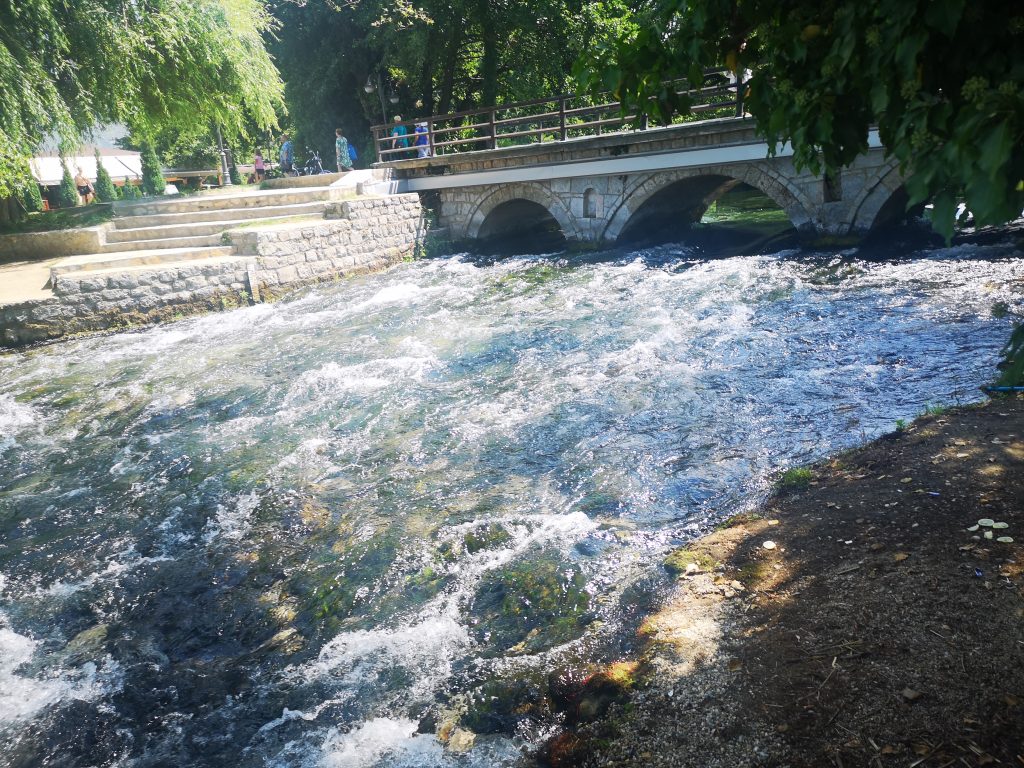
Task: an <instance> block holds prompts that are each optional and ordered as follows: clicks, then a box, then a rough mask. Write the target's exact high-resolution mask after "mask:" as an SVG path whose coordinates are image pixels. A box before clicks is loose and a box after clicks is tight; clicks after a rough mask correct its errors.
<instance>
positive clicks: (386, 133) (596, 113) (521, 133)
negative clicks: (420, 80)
mask: <svg viewBox="0 0 1024 768" xmlns="http://www.w3.org/2000/svg"><path fill="white" fill-rule="evenodd" d="M703 74H704V78H705V80H706V79H707V78H708V77H709V76H712V75H726V76H728V77H729V78H730V82H727V83H717V84H714V85H710V86H707V85H703V84H702V85H701V86H700V87H698V88H684V89H683V90H681V91H676V93H677V94H678V95H680V96H682V95H689V96H690V97H697V98H703V97H707V98H708V99H710V98H712V97H714V96H715V95H720V94H721V95H725V94H732V93H735V99H733V100H727V101H723V102H716V103H710V102H708V103H704V104H696V105H694V106H693V107H692V109H693V111H694V112H706V111H709V110H718V109H725V108H729V107H732V106H735V107H736V114H737V115H740V116H742V114H743V92H742V85H743V79H742V77H739V76H734V75H733V73H731V72H730V71H729V70H726V69H721V68H714V69H706V70H704V73H703ZM733 78H735V79H733ZM680 83H685V84H687V85H688V81H687V80H685V79H680V80H669V81H666V82H665V85H667V86H671V87H672V88H676V87H678V85H679V84H680ZM602 95H603V94H594V97H595V98H600V96H602ZM587 96H588V94H576V93H570V94H564V93H563V94H559V95H556V96H548V97H545V98H539V99H530V100H528V101H519V102H512V103H509V104H495V105H493V106H490V107H481V108H478V109H471V110H464V111H461V112H450V113H448V114H445V115H433V116H431V117H428V118H420V119H415V120H401V121H399V122H394V123H382V124H379V125H374V126H371V130H372V131H373V136H374V146H375V149H376V151H377V160H378V162H383V161H385V160H386V159H388V158H391V157H393V156H395V155H399V156H403V155H407V154H408V153H409V152H411V151H413V150H414V149H415V147H416V145H415V143H414V142H415V141H416V140H417V138H418V137H419V136H422V135H423V134H417V133H416V126H417V125H420V124H424V123H425V124H426V127H427V130H426V136H427V142H426V143H427V145H428V146H429V149H430V155H435V154H438V152H437V150H439V149H440V150H446V149H447V150H451V151H457V148H462V147H464V146H465V145H467V144H484V145H486V146H485V147H484V148H485V149H496V148H498V143H499V141H501V140H503V139H504V140H506V141H507V140H510V139H521V138H526V137H534V136H536V137H538V140H539V141H542V142H543V141H544V136H545V135H549V134H554V135H556V140H560V141H564V140H566V139H567V138H569V134H570V133H572V134H578V132H579V131H581V130H588V129H596V132H597V135H602V133H607V132H608V131H603V130H602V129H603V128H604V127H605V126H610V125H619V126H623V125H625V124H626V123H627V122H631V121H634V120H636V117H637V116H636V115H635V114H631V115H621V114H620V115H617V116H615V117H604V116H603V114H602V113H605V112H607V111H609V110H612V109H619V110H621V103H620V102H619V101H606V102H603V103H600V104H588V105H584V106H573V107H570V106H569V102H571V101H573V100H577V99H581V98H586V97H587ZM541 105H554V107H555V108H554V109H550V108H549V109H547V110H544V111H541V112H535V113H532V114H531V113H529V112H527V113H526V114H520V115H515V116H511V117H506V116H502V117H501V118H500V119H499V118H498V115H499V113H507V112H509V111H511V110H524V109H525V110H529V109H530V108H531V107H537V106H541ZM587 117H596V118H597V119H590V120H588V119H586V118H587ZM466 118H477V119H474V120H473V121H472V122H471V123H469V124H468V125H465V124H463V125H446V124H447V123H451V122H452V121H456V120H465V119H466ZM567 118H568V120H567ZM572 119H576V120H579V121H580V122H570V120H572ZM524 123H526V124H529V125H528V126H527V128H526V130H512V131H503V130H502V129H503V128H508V127H512V128H515V127H516V126H518V125H522V124H524ZM399 125H401V126H405V128H406V131H407V133H406V134H405V136H404V137H394V136H392V135H391V131H392V130H394V128H395V126H399ZM646 127H647V124H646V121H644V124H643V126H642V127H641V128H640V130H643V128H646ZM612 132H614V131H612ZM452 134H455V135H456V136H455V137H453V138H451V139H448V138H446V139H445V140H443V141H438V138H440V137H442V136H443V137H447V136H449V135H452ZM460 134H461V136H459V135H460ZM466 134H470V135H466ZM401 138H404V139H405V140H406V143H407V144H408V146H404V147H396V146H395V142H396V141H399V140H401Z"/></svg>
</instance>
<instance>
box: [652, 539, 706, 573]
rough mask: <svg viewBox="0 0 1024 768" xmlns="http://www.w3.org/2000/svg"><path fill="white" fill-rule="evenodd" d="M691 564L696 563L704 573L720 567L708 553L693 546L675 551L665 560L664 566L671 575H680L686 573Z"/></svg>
mask: <svg viewBox="0 0 1024 768" xmlns="http://www.w3.org/2000/svg"><path fill="white" fill-rule="evenodd" d="M690 563H696V564H697V565H698V566H699V567H700V569H701V570H702V571H712V570H714V569H715V566H716V565H718V561H717V560H715V558H713V557H712V556H711V555H710V554H708V552H706V551H705V550H703V549H701V548H700V547H698V546H693V545H691V546H688V547H680V548H679V549H677V550H675V551H674V552H672V553H671V554H670V555H669V556H668V557H666V558H665V561H664V562H663V563H662V565H664V566H665V570H667V571H668V572H669V573H674V574H677V575H678V574H680V573H686V566H688V565H689V564H690Z"/></svg>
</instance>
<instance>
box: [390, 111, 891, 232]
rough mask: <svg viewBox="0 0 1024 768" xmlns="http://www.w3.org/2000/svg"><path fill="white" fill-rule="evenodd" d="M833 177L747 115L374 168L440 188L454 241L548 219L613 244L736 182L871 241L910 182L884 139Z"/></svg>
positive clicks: (812, 225)
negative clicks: (805, 165)
mask: <svg viewBox="0 0 1024 768" xmlns="http://www.w3.org/2000/svg"><path fill="white" fill-rule="evenodd" d="M869 145H870V149H869V151H868V152H867V153H865V154H863V155H861V156H860V157H859V158H858V159H857V160H856V161H855V162H854V163H853V164H852V165H851V166H849V167H847V168H844V169H842V171H841V172H840V173H839V174H837V175H836V176H833V177H829V178H827V179H826V178H823V177H821V176H815V175H814V174H812V173H811V172H809V171H807V170H803V171H798V170H797V169H796V167H795V166H794V164H793V161H792V149H791V148H790V147H789V146H788V145H784V146H782V147H780V148H779V150H778V152H776V154H775V155H774V156H772V157H769V156H768V146H767V145H766V144H765V143H764V141H763V140H762V139H760V138H759V137H758V136H757V135H756V133H755V131H754V123H753V121H752V120H751V119H749V118H746V117H732V118H721V119H715V120H707V121H703V122H697V123H684V124H682V125H674V126H669V127H667V128H655V129H648V130H642V131H631V132H624V133H616V134H606V135H603V136H592V137H585V138H578V139H569V140H565V141H548V142H544V143H534V144H527V145H524V146H514V147H506V148H501V149H488V150H481V151H475V152H462V153H455V154H448V155H442V156H438V157H430V158H423V159H408V160H398V161H394V162H385V163H380V164H378V166H377V167H384V168H388V169H391V171H390V172H391V174H392V181H391V188H392V189H393V190H395V191H400V192H419V193H421V194H423V195H428V194H429V195H433V196H436V197H435V200H434V202H435V205H436V204H438V203H439V216H440V222H439V223H440V224H441V225H442V226H445V227H448V228H449V230H450V232H451V235H452V237H453V239H457V240H458V239H469V240H473V239H484V238H487V237H491V236H500V235H503V234H508V233H514V232H516V231H517V230H520V229H522V228H523V227H529V226H531V225H535V224H537V223H538V222H540V221H541V220H546V221H547V222H548V223H549V224H550V223H551V221H552V220H553V222H555V223H557V226H558V228H559V229H560V230H561V232H562V234H563V235H564V236H565V238H566V240H568V241H570V242H581V243H595V244H602V243H615V242H621V241H623V240H625V239H627V238H628V236H629V235H630V234H631V233H633V234H636V233H637V232H639V231H642V230H643V229H644V228H645V227H647V226H649V225H651V224H652V223H653V222H655V221H658V220H660V221H662V222H663V221H664V220H665V219H666V217H669V218H671V217H676V218H677V220H679V221H681V222H683V223H685V222H695V221H699V220H700V218H701V216H702V215H703V214H704V212H705V211H706V210H707V208H708V206H709V205H710V204H711V203H712V202H713V201H714V200H716V199H717V198H718V197H719V196H720V195H722V194H723V193H724V192H725V191H727V190H728V189H730V188H731V187H733V186H735V185H737V184H738V183H741V182H742V183H746V184H749V185H750V186H752V187H755V188H757V189H758V190H760V191H761V192H763V193H764V194H765V195H767V196H768V197H770V198H771V199H772V200H773V201H774V202H775V203H776V204H777V205H778V206H779V207H780V208H781V209H783V210H784V211H785V213H786V215H787V216H788V217H789V219H790V221H791V222H792V224H793V226H794V227H796V228H797V230H798V231H800V232H802V233H805V234H808V235H812V236H813V235H818V236H826V235H831V236H843V237H846V236H854V237H857V236H863V235H865V234H867V233H868V232H870V231H871V230H872V229H874V228H876V227H879V226H881V225H883V224H885V223H888V222H889V221H892V220H895V219H897V218H900V217H901V216H902V215H903V213H904V209H905V205H906V195H905V193H904V191H903V187H902V182H903V179H902V177H901V176H900V173H899V170H898V168H897V167H896V164H895V162H894V161H892V160H891V159H886V158H885V156H884V151H883V149H882V147H881V143H880V142H879V141H878V136H877V134H875V133H872V134H871V136H870V137H869Z"/></svg>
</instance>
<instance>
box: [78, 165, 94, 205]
mask: <svg viewBox="0 0 1024 768" xmlns="http://www.w3.org/2000/svg"><path fill="white" fill-rule="evenodd" d="M75 186H76V187H77V188H78V194H79V196H80V197H81V198H82V204H83V205H89V203H91V202H92V199H93V189H92V182H91V181H89V180H88V179H87V178H85V173H84V172H83V171H82V169H81V168H79V169H78V175H77V176H75Z"/></svg>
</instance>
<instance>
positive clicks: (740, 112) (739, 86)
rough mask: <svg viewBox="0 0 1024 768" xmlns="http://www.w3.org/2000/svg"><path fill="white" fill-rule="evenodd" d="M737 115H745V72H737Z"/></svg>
mask: <svg viewBox="0 0 1024 768" xmlns="http://www.w3.org/2000/svg"><path fill="white" fill-rule="evenodd" d="M736 117H743V73H742V72H737V73H736Z"/></svg>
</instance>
